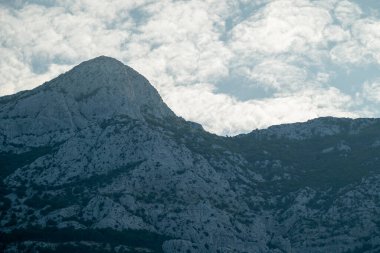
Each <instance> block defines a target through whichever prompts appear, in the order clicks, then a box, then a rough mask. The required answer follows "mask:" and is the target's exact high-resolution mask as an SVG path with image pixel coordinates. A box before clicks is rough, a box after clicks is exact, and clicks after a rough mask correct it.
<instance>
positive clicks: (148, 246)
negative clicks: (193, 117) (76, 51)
mask: <svg viewBox="0 0 380 253" xmlns="http://www.w3.org/2000/svg"><path fill="white" fill-rule="evenodd" d="M0 249H1V251H2V252H9V253H10V252H69V251H71V252H118V253H121V252H166V253H171V252H184V253H190V252H215V253H216V252H219V253H222V252H239V253H240V252H241V253H242V252H249V253H250V252H268V253H280V252H286V253H298V252H299V253H304V252H310V253H317V252H342V253H343V252H345V253H353V252H380V119H348V118H333V117H325V118H318V119H313V120H310V121H307V122H304V123H295V124H284V125H278V126H272V127H269V128H267V129H262V130H254V131H252V132H251V133H248V134H241V135H237V136H234V137H222V136H218V135H215V134H211V133H209V132H207V131H205V130H204V129H203V127H202V126H201V125H199V124H197V123H194V122H190V121H186V120H184V119H183V118H181V117H178V116H176V115H175V113H173V111H172V110H171V109H170V108H169V107H168V106H167V105H166V104H165V103H164V102H163V100H162V99H161V97H160V95H159V93H158V92H157V91H156V90H155V88H154V87H153V86H152V85H151V84H150V83H149V81H148V80H147V79H146V78H144V77H143V76H142V75H140V74H139V73H138V72H136V71H135V70H133V69H132V68H130V67H128V66H126V65H124V64H123V63H121V62H120V61H118V60H115V59H113V58H110V57H105V56H100V57H97V58H94V59H92V60H89V61H86V62H83V63H81V64H79V65H78V66H76V67H74V68H73V69H71V70H70V71H68V72H66V73H64V74H62V75H60V76H58V77H57V78H55V79H53V80H51V81H49V82H46V83H44V84H43V85H41V86H39V87H37V88H35V89H33V90H29V91H22V92H19V93H16V94H14V95H10V96H4V97H0Z"/></svg>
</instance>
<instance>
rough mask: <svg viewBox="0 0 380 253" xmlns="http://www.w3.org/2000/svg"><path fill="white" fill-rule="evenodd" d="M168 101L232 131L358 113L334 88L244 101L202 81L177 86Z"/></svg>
mask: <svg viewBox="0 0 380 253" xmlns="http://www.w3.org/2000/svg"><path fill="white" fill-rule="evenodd" d="M166 101H167V103H168V104H169V106H171V107H172V108H173V109H174V111H180V112H181V115H183V116H184V117H185V118H186V119H189V120H193V121H197V122H202V124H203V126H204V127H205V128H206V129H207V130H209V131H211V132H215V133H219V134H232V135H234V134H239V133H242V132H249V131H251V130H253V129H255V128H264V127H268V126H270V125H274V124H280V123H289V122H299V121H306V120H308V119H311V118H316V117H321V116H329V115H335V116H339V117H343V116H344V117H357V116H358V115H359V114H358V113H355V112H350V109H351V108H350V106H351V105H352V99H351V97H350V96H348V95H345V94H343V93H341V92H340V91H339V90H337V89H335V88H328V89H317V90H313V89H310V90H304V91H300V92H296V93H293V94H289V95H288V96H282V97H275V98H269V99H262V100H249V101H245V102H242V101H238V100H236V99H234V98H232V97H230V96H227V95H225V94H215V93H214V92H213V85H210V84H208V85H205V84H202V85H198V87H183V86H182V87H176V88H175V89H174V90H172V92H170V93H169V94H168V96H167V99H166ZM189 104H191V105H192V106H191V107H190V106H189Z"/></svg>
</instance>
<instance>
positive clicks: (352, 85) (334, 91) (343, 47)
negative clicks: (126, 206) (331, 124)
mask: <svg viewBox="0 0 380 253" xmlns="http://www.w3.org/2000/svg"><path fill="white" fill-rule="evenodd" d="M0 5H2V6H0V24H1V25H0V45H1V46H0V54H1V57H0V73H1V75H0V95H6V94H12V93H15V92H17V91H20V90H24V89H31V88H34V87H36V86H38V85H40V84H42V83H43V82H45V81H48V80H50V79H51V78H53V77H55V76H57V75H58V74H59V73H62V72H64V71H67V70H69V69H70V68H71V67H73V66H75V65H77V64H79V63H80V62H82V61H84V60H87V59H90V58H93V57H96V56H98V55H108V56H112V57H115V58H117V59H119V60H121V61H123V62H124V63H125V64H128V65H129V66H131V67H133V68H135V69H136V70H137V71H139V72H140V73H141V74H143V75H144V76H146V77H147V78H148V79H149V80H150V81H151V83H152V84H153V85H154V86H155V87H156V88H157V89H158V91H159V92H160V94H161V96H162V97H163V99H164V101H165V102H166V103H167V104H168V105H169V106H170V107H171V108H172V109H173V110H174V111H175V112H176V113H177V114H178V115H180V116H182V117H184V118H186V119H188V120H192V121H196V122H199V123H201V124H202V125H203V126H204V127H205V128H206V129H207V130H209V131H211V132H215V133H218V134H222V135H226V134H227V135H234V134H238V133H242V132H249V131H251V130H253V129H256V128H263V127H267V126H269V125H273V124H280V123H289V122H297V121H305V120H308V119H311V118H315V117H320V116H338V117H379V116H380V76H379V73H380V71H379V70H380V68H379V63H380V2H378V1H375V0H361V1H348V0H343V1H342V0H339V1H338V0H272V1H269V0H256V1H248V0H240V1H239V0H236V1H234V0H229V1H223V0H205V1H195V0H194V1H178V0H177V1H170V0H162V1H151V0H128V1H122V0H111V1H90V0H76V1H74V0H61V1H46V0H30V1H22V0H16V1H5V0H0Z"/></svg>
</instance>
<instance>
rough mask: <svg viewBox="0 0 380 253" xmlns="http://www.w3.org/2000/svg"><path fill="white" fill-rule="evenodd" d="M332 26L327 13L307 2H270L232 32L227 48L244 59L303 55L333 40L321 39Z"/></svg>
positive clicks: (337, 30) (327, 11) (302, 0)
mask: <svg viewBox="0 0 380 253" xmlns="http://www.w3.org/2000/svg"><path fill="white" fill-rule="evenodd" d="M332 23H333V20H332V17H331V15H330V13H329V10H328V9H326V8H323V7H321V6H318V5H317V4H313V3H312V2H310V1H304V0H294V1H290V0H280V1H273V2H271V3H269V4H268V5H267V6H266V7H265V8H263V9H262V10H261V11H259V12H258V13H256V14H255V15H253V16H252V17H250V18H249V19H247V20H246V21H244V22H242V23H240V24H239V25H237V26H236V27H235V28H234V29H233V31H232V39H231V46H232V48H233V49H234V50H236V51H237V52H239V53H241V54H246V55H251V54H257V53H262V54H270V55H273V54H279V53H288V52H295V53H306V52H307V51H309V50H310V49H311V48H314V47H319V46H324V45H326V44H327V43H328V42H329V40H335V39H336V38H335V37H334V36H329V37H326V36H325V34H326V33H330V31H329V30H328V29H330V27H329V26H330V25H331V24H332ZM334 28H335V29H336V31H335V33H336V34H338V33H342V31H340V30H339V28H338V27H334ZM340 36H341V35H339V36H338V37H340Z"/></svg>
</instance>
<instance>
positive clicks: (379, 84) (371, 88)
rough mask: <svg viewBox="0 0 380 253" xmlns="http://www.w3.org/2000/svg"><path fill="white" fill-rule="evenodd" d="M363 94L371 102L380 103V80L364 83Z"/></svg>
mask: <svg viewBox="0 0 380 253" xmlns="http://www.w3.org/2000/svg"><path fill="white" fill-rule="evenodd" d="M362 96H363V98H364V99H367V100H369V101H371V102H374V103H377V104H378V103H380V80H377V81H375V82H366V83H364V85H363V91H362Z"/></svg>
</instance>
